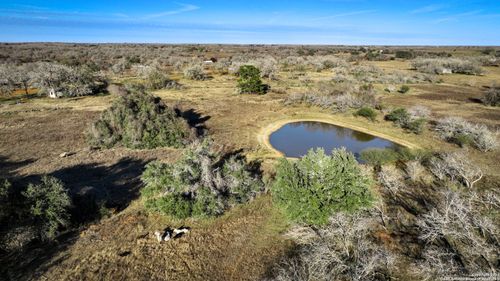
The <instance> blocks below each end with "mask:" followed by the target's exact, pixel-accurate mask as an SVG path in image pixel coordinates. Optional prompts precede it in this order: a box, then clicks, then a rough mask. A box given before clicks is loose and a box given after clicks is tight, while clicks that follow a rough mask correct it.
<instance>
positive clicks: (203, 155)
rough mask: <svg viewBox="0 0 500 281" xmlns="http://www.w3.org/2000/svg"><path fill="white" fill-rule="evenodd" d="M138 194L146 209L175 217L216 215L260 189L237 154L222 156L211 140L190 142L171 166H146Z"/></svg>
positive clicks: (253, 195)
mask: <svg viewBox="0 0 500 281" xmlns="http://www.w3.org/2000/svg"><path fill="white" fill-rule="evenodd" d="M142 180H143V181H144V183H145V187H144V189H143V190H142V191H141V193H142V197H143V200H144V205H145V207H146V208H147V209H150V210H152V211H156V212H160V213H163V214H167V215H172V216H174V217H177V218H187V217H210V216H220V215H222V214H223V213H224V211H225V210H227V209H229V208H230V207H232V206H234V205H236V204H241V203H245V202H248V201H249V200H251V199H253V198H255V196H256V195H257V194H259V193H261V192H262V191H263V190H264V187H263V183H262V182H261V181H260V179H259V178H258V177H257V176H255V175H253V173H252V171H250V169H249V168H248V167H247V164H246V163H245V159H242V158H239V156H238V155H231V156H226V157H224V156H223V155H220V152H218V151H216V150H215V148H214V145H213V144H212V141H211V140H209V139H205V140H203V141H197V142H194V143H193V144H192V145H191V146H190V147H189V148H188V149H187V150H186V151H185V152H184V154H183V156H182V158H181V159H180V160H179V161H178V162H176V163H173V164H167V163H160V162H152V163H150V164H148V166H147V167H146V170H145V172H144V174H143V175H142Z"/></svg>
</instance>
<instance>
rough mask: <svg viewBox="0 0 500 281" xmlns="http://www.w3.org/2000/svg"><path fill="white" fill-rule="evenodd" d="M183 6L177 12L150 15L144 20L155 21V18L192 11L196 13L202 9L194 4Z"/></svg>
mask: <svg viewBox="0 0 500 281" xmlns="http://www.w3.org/2000/svg"><path fill="white" fill-rule="evenodd" d="M179 5H180V6H181V7H180V8H179V9H176V10H170V11H164V12H161V13H156V14H149V15H145V16H144V17H143V19H154V18H161V17H166V16H171V15H176V14H180V13H185V12H190V11H195V10H198V9H200V7H198V6H196V5H192V4H180V3H179Z"/></svg>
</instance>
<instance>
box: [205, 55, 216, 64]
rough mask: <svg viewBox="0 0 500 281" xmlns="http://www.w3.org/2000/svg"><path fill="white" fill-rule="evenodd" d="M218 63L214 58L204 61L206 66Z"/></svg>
mask: <svg viewBox="0 0 500 281" xmlns="http://www.w3.org/2000/svg"><path fill="white" fill-rule="evenodd" d="M216 62H217V58H214V57H212V58H210V59H209V60H205V61H203V63H204V64H208V65H210V64H214V63H216Z"/></svg>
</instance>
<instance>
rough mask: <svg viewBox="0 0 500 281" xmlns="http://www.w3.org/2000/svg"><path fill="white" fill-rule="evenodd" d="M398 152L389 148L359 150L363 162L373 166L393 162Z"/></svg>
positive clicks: (396, 158)
mask: <svg viewBox="0 0 500 281" xmlns="http://www.w3.org/2000/svg"><path fill="white" fill-rule="evenodd" d="M398 157H399V155H398V153H397V152H396V151H395V150H394V149H390V148H384V149H380V148H372V149H366V150H363V151H361V153H360V158H361V160H362V161H364V162H365V163H368V164H370V165H374V166H381V165H384V164H387V163H393V162H396V161H397V160H398Z"/></svg>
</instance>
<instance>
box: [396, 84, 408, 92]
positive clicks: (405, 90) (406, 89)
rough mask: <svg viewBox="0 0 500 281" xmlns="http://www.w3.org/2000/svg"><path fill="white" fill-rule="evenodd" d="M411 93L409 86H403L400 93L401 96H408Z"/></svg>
mask: <svg viewBox="0 0 500 281" xmlns="http://www.w3.org/2000/svg"><path fill="white" fill-rule="evenodd" d="M409 91H410V87H409V86H408V85H403V86H401V88H399V90H398V92H399V93H401V94H406V93H408V92H409Z"/></svg>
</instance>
